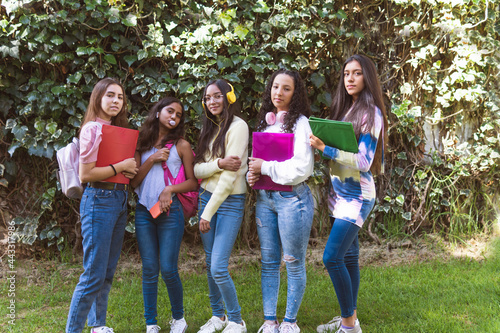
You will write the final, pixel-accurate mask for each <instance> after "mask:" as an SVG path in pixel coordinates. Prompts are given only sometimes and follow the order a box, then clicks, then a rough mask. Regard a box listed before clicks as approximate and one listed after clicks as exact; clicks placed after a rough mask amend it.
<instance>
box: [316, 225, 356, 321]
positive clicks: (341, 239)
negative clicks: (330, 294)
mask: <svg viewBox="0 0 500 333" xmlns="http://www.w3.org/2000/svg"><path fill="white" fill-rule="evenodd" d="M358 232H359V227H358V226H357V225H355V224H354V223H351V222H348V221H344V220H341V219H335V222H334V223H333V226H332V230H331V231H330V237H328V241H327V243H326V247H325V252H324V253H323V263H324V264H325V267H326V269H327V270H328V274H330V279H331V280H332V283H333V287H334V288H335V293H336V294H337V299H338V301H339V305H340V311H341V316H342V317H343V318H348V317H351V316H352V315H353V314H354V310H355V309H356V308H357V301H358V290H359V280H360V278H359V242H358Z"/></svg>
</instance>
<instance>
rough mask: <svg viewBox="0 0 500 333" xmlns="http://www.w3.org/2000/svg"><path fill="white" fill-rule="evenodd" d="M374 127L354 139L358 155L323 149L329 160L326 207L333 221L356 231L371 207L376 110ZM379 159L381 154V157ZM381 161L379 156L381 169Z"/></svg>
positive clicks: (377, 130)
mask: <svg viewBox="0 0 500 333" xmlns="http://www.w3.org/2000/svg"><path fill="white" fill-rule="evenodd" d="M375 112H376V117H375V122H374V126H373V127H372V129H371V131H370V132H368V133H362V134H361V135H360V136H359V140H358V152H357V153H356V154H354V153H349V152H346V151H343V150H339V149H337V148H333V147H329V146H326V147H325V150H324V151H323V156H324V157H327V158H329V159H331V161H329V166H330V177H331V181H332V187H331V190H330V195H329V208H330V211H331V214H332V216H333V217H334V218H338V219H342V220H346V221H349V222H352V223H355V224H356V225H357V226H359V227H360V228H361V227H362V226H363V223H364V222H365V220H366V218H367V217H368V215H369V214H370V212H371V210H372V208H373V206H374V205H375V197H376V193H375V182H374V179H373V175H372V173H371V171H370V167H371V165H372V162H373V158H374V156H375V151H376V149H377V142H378V140H379V137H380V136H381V135H382V137H381V139H382V140H383V134H381V132H382V126H383V123H384V122H383V116H382V112H381V111H380V109H379V108H376V111H375ZM382 156H383V154H382ZM383 168H384V161H383V157H382V170H383Z"/></svg>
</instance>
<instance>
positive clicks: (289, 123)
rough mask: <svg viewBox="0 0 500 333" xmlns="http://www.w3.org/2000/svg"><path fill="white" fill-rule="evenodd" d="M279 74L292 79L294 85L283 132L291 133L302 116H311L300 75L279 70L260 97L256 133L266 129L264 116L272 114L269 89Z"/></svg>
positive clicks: (272, 105) (272, 107)
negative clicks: (260, 103) (260, 102)
mask: <svg viewBox="0 0 500 333" xmlns="http://www.w3.org/2000/svg"><path fill="white" fill-rule="evenodd" d="M279 74H285V75H288V76H290V77H291V78H292V79H293V83H294V85H295V87H294V91H293V95H292V100H291V101H290V108H289V109H288V113H287V115H286V116H285V120H284V121H285V123H284V124H283V130H284V132H286V133H292V132H293V127H294V126H295V122H296V121H297V119H298V118H299V117H300V115H301V114H303V115H304V116H306V117H309V116H310V115H311V107H310V105H309V99H308V98H307V91H306V87H305V85H304V81H303V80H302V78H301V77H300V74H299V73H298V72H296V71H290V70H287V69H279V70H277V71H276V72H274V73H273V75H271V78H270V79H269V81H268V82H267V85H266V89H265V90H264V94H263V95H262V105H261V107H260V110H259V114H258V116H257V120H258V125H257V128H256V129H255V130H256V131H257V132H262V131H263V130H264V129H265V128H266V127H267V123H266V114H267V113H268V112H272V111H273V110H274V109H275V107H274V104H273V101H272V98H271V88H272V87H273V82H274V79H275V78H276V76H278V75H279Z"/></svg>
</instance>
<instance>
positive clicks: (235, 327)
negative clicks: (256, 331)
mask: <svg viewBox="0 0 500 333" xmlns="http://www.w3.org/2000/svg"><path fill="white" fill-rule="evenodd" d="M242 324H243V325H242ZM222 333H247V325H246V324H245V322H244V321H243V320H242V321H241V324H238V323H235V322H234V321H230V322H229V323H228V324H227V326H226V328H225V329H224V331H222Z"/></svg>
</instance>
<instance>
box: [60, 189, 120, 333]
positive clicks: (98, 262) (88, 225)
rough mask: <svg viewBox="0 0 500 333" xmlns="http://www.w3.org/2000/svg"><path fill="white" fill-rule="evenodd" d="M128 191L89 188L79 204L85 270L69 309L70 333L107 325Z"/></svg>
mask: <svg viewBox="0 0 500 333" xmlns="http://www.w3.org/2000/svg"><path fill="white" fill-rule="evenodd" d="M127 195H128V193H127V191H118V190H103V189H97V188H92V187H87V188H86V189H85V191H84V193H83V196H82V200H81V202H80V219H81V222H82V236H83V268H84V272H83V273H82V275H80V281H79V282H78V284H77V285H76V288H75V291H74V292H73V298H72V299H71V305H70V308H69V314H68V322H67V324H66V332H67V333H74V332H78V333H80V332H81V331H82V330H83V328H84V326H85V318H86V317H87V324H88V326H89V327H94V326H105V325H106V311H107V308H108V294H109V291H110V289H111V284H112V281H113V275H114V274H115V270H116V264H117V263H118V258H119V257H120V252H121V249H122V244H123V235H124V233H125V225H126V223H127Z"/></svg>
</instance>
